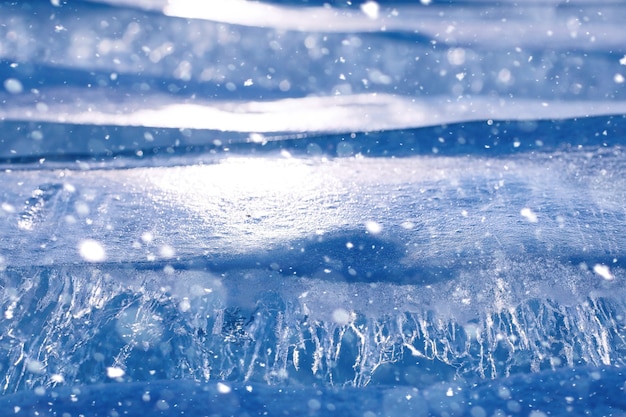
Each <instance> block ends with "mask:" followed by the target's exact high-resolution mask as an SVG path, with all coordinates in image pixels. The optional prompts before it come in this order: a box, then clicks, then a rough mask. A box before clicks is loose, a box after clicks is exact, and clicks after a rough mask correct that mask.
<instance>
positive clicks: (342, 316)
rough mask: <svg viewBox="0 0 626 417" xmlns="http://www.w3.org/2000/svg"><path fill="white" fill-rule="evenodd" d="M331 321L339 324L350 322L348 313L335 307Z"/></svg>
mask: <svg viewBox="0 0 626 417" xmlns="http://www.w3.org/2000/svg"><path fill="white" fill-rule="evenodd" d="M333 321H334V322H335V323H337V324H339V325H342V326H343V325H346V324H348V323H350V313H348V312H347V311H346V310H344V309H343V308H337V309H335V310H334V311H333Z"/></svg>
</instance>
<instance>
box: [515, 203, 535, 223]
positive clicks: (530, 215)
mask: <svg viewBox="0 0 626 417" xmlns="http://www.w3.org/2000/svg"><path fill="white" fill-rule="evenodd" d="M519 214H521V215H522V217H524V218H525V219H526V220H528V221H529V222H531V223H537V221H538V219H537V214H536V213H535V212H534V211H532V210H531V209H529V208H528V207H524V208H523V209H521V210H520V212H519Z"/></svg>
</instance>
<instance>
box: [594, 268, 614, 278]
mask: <svg viewBox="0 0 626 417" xmlns="http://www.w3.org/2000/svg"><path fill="white" fill-rule="evenodd" d="M593 272H595V273H596V274H598V275H600V276H601V277H602V278H604V279H606V280H607V281H610V280H613V279H615V276H614V275H613V274H612V273H611V269H609V267H608V266H606V265H602V264H595V265H594V266H593Z"/></svg>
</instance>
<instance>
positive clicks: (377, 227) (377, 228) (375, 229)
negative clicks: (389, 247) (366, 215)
mask: <svg viewBox="0 0 626 417" xmlns="http://www.w3.org/2000/svg"><path fill="white" fill-rule="evenodd" d="M365 228H366V229H367V231H368V232H369V233H371V234H373V235H377V234H379V233H380V232H382V231H383V226H382V224H380V223H377V222H375V221H371V220H370V221H367V222H365Z"/></svg>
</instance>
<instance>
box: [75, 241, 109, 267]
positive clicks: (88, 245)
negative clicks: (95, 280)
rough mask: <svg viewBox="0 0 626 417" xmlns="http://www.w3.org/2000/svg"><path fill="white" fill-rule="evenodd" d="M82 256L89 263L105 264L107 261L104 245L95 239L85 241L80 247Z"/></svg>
mask: <svg viewBox="0 0 626 417" xmlns="http://www.w3.org/2000/svg"><path fill="white" fill-rule="evenodd" d="M78 251H79V253H80V256H81V257H82V258H83V259H84V260H86V261H87V262H103V261H104V260H106V258H107V256H106V251H105V250H104V246H102V243H100V242H98V241H97V240H94V239H85V240H83V241H82V242H80V244H79V245H78Z"/></svg>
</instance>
